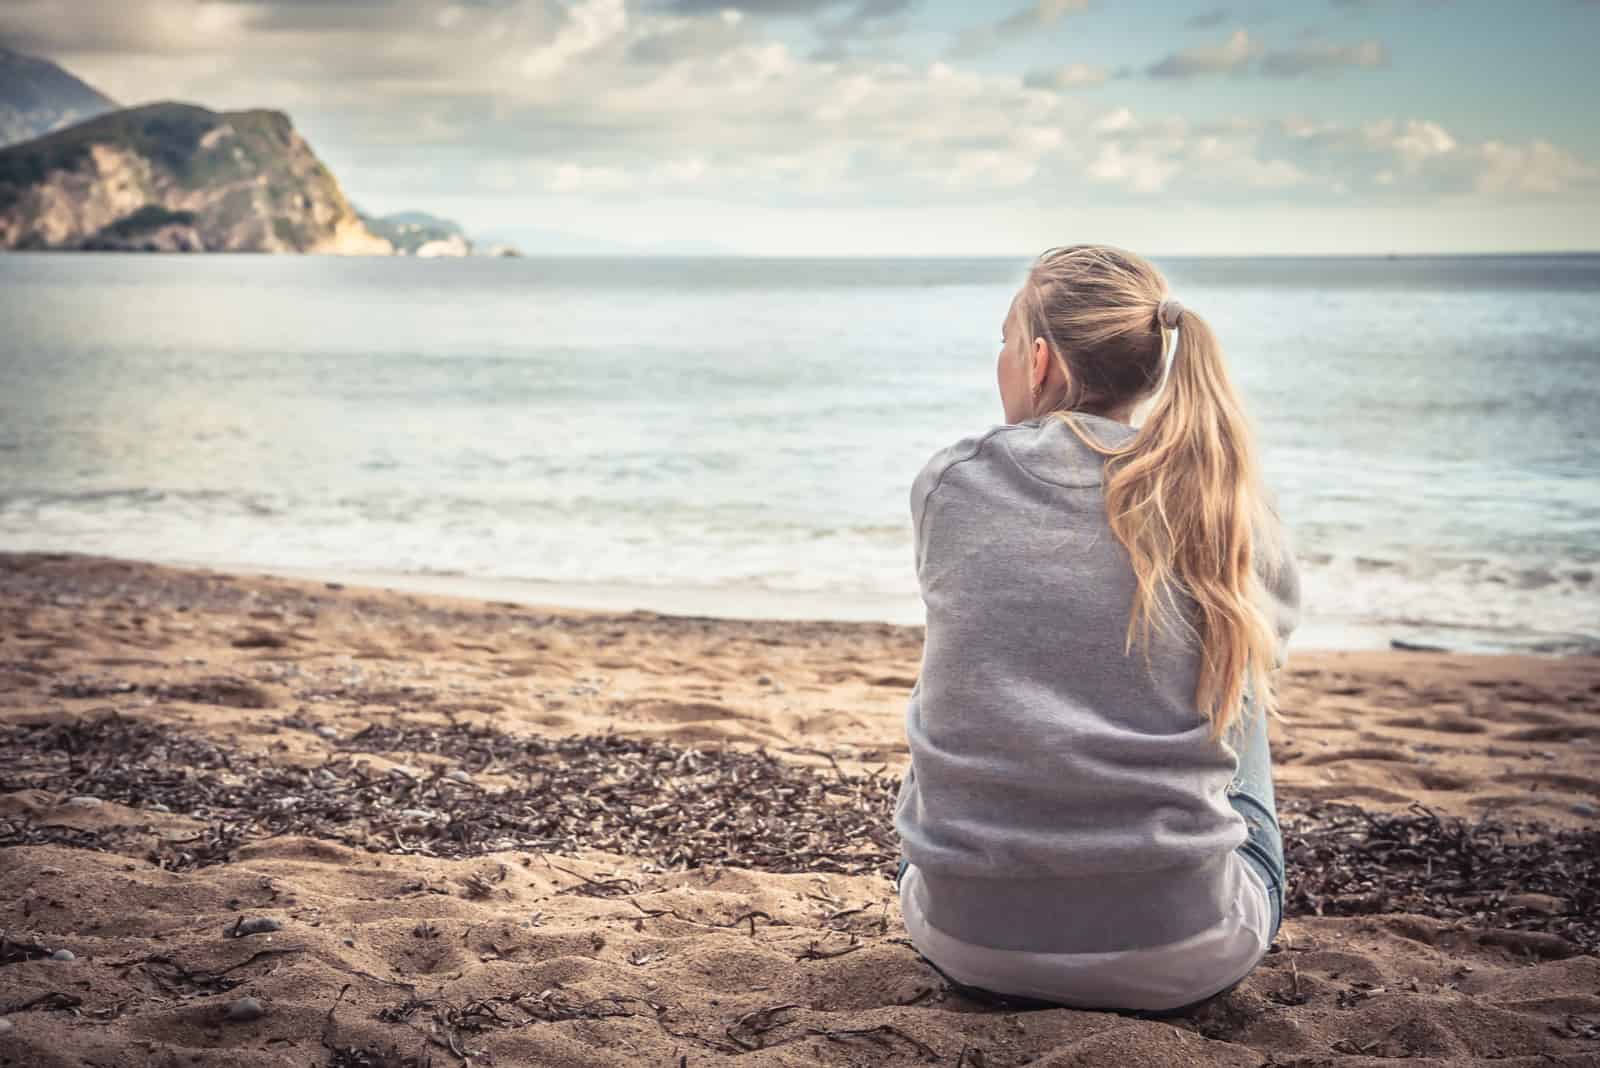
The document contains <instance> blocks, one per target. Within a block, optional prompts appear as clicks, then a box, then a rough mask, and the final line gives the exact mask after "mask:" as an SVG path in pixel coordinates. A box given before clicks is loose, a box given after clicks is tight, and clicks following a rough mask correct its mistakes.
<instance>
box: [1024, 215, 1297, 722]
mask: <svg viewBox="0 0 1600 1068" xmlns="http://www.w3.org/2000/svg"><path fill="white" fill-rule="evenodd" d="M1167 296H1168V290H1167V282H1166V279H1165V278H1163V277H1162V275H1161V272H1160V271H1158V270H1156V268H1155V267H1154V266H1152V265H1151V264H1150V263H1149V262H1147V261H1146V260H1144V259H1142V258H1141V257H1139V256H1136V255H1134V254H1133V253H1130V252H1124V251H1122V250H1120V249H1115V248H1107V247H1104V246H1097V245H1074V246H1070V247H1066V248H1056V249H1051V250H1050V251H1048V252H1046V253H1044V255H1042V256H1040V257H1039V259H1038V260H1037V261H1036V262H1035V263H1034V265H1033V268H1032V269H1031V270H1030V271H1029V273H1028V280H1027V282H1026V283H1025V284H1024V286H1023V288H1022V292H1021V293H1020V294H1019V295H1018V299H1017V302H1016V306H1015V311H1014V314H1015V315H1016V316H1017V319H1018V326H1019V327H1020V328H1021V329H1022V330H1023V331H1024V332H1023V334H1022V337H1023V340H1024V345H1025V347H1026V348H1030V349H1031V347H1032V343H1033V339H1034V338H1043V339H1044V340H1045V342H1046V344H1047V346H1048V347H1049V350H1050V352H1051V354H1052V356H1053V358H1054V360H1055V361H1056V363H1057V366H1058V367H1059V368H1060V370H1061V371H1062V373H1063V376H1064V377H1065V379H1066V382H1067V390H1066V393H1065V394H1064V396H1063V397H1062V398H1061V400H1060V402H1059V403H1058V404H1057V405H1056V406H1055V407H1054V410H1052V411H1051V412H1050V413H1049V415H1050V417H1053V418H1059V419H1062V420H1063V421H1065V422H1066V424H1067V425H1068V426H1069V427H1071V428H1072V430H1073V431H1074V432H1075V433H1076V434H1077V435H1078V436H1079V437H1080V438H1081V439H1082V440H1083V441H1084V443H1085V444H1086V445H1088V446H1089V447H1090V448H1092V449H1094V450H1095V451H1096V452H1098V453H1100V454H1101V455H1102V456H1104V457H1105V458H1106V461H1105V472H1106V480H1105V496H1106V510H1107V513H1108V515H1109V517H1110V521H1111V530H1112V532H1113V533H1114V534H1115V535H1116V537H1117V539H1118V540H1119V541H1120V542H1122V544H1123V546H1124V547H1126V549H1127V550H1128V556H1129V559H1130V561H1131V562H1132V564H1133V574H1134V578H1135V581H1136V586H1135V590H1134V597H1133V605H1132V607H1131V611H1130V613H1129V617H1128V632H1127V642H1126V646H1125V649H1126V651H1128V652H1130V653H1131V652H1132V650H1133V647H1134V643H1135V641H1136V640H1137V641H1139V642H1140V643H1141V644H1142V645H1143V646H1144V648H1145V650H1146V651H1147V652H1148V649H1149V640H1150V634H1151V629H1152V627H1153V626H1155V627H1163V628H1176V629H1178V630H1181V631H1187V632H1188V633H1189V634H1190V636H1191V637H1192V638H1193V639H1194V640H1196V641H1197V642H1198V644H1199V646H1200V650H1201V658H1200V676H1199V681H1198V683H1197V687H1196V692H1195V703H1196V706H1197V707H1198V709H1199V711H1200V713H1201V714H1202V715H1203V716H1205V717H1206V718H1208V719H1209V720H1210V721H1211V733H1212V736H1213V737H1221V735H1222V734H1223V732H1225V731H1226V730H1227V729H1228V728H1229V727H1231V726H1232V725H1233V724H1234V723H1235V722H1236V721H1237V720H1238V719H1239V716H1240V714H1241V705H1242V703H1243V700H1244V696H1245V694H1246V692H1247V689H1248V692H1250V693H1251V694H1252V695H1253V697H1254V701H1255V704H1256V706H1257V707H1258V708H1259V709H1261V710H1262V711H1263V712H1265V713H1267V714H1270V713H1272V712H1273V711H1275V709H1276V700H1275V697H1274V695H1273V690H1272V685H1271V682H1272V680H1271V672H1272V669H1273V668H1274V667H1275V666H1276V664H1275V660H1276V650H1277V635H1276V632H1275V629H1274V626H1273V623H1272V620H1271V618H1270V616H1269V615H1268V613H1267V611H1266V610H1265V609H1264V608H1263V605H1264V604H1265V603H1266V596H1265V588H1264V584H1263V581H1262V574H1261V572H1258V570H1257V569H1258V566H1261V567H1262V570H1263V571H1264V572H1265V573H1266V574H1267V575H1271V574H1272V573H1273V572H1274V571H1275V570H1276V568H1277V566H1278V564H1279V561H1278V559H1277V556H1276V552H1277V548H1276V546H1277V545H1279V544H1281V542H1280V540H1279V539H1277V538H1276V537H1274V536H1273V535H1274V534H1275V532H1276V529H1277V519H1276V516H1275V515H1274V514H1273V513H1272V510H1271V508H1270V507H1268V505H1267V502H1266V498H1265V493H1264V491H1263V489H1262V486H1261V480H1260V474H1259V472H1258V470H1257V467H1256V457H1255V447H1254V444H1253V441H1252V433H1251V429H1250V425H1249V423H1248V421H1247V420H1246V418H1245V414H1244V409H1243V407H1242V405H1241V404H1240V401H1239V397H1238V394H1237V393H1235V391H1234V388H1233V384H1232V382H1231V381H1230V380H1229V378H1228V371H1227V367H1226V365H1225V364H1224V362H1223V358H1222V350H1221V348H1220V347H1219V346H1218V344H1217V340H1216V337H1215V336H1214V335H1213V334H1212V332H1211V328H1210V327H1209V326H1208V325H1206V322H1205V320H1204V319H1202V318H1200V316H1198V315H1196V314H1195V313H1194V312H1192V311H1189V310H1187V309H1182V308H1181V307H1179V306H1176V305H1173V306H1170V309H1171V310H1170V311H1169V325H1173V326H1175V327H1176V329H1177V334H1178V338H1177V343H1176V345H1175V346H1174V348H1173V354H1172V360H1171V367H1170V369H1167V368H1166V367H1165V366H1164V364H1165V354H1166V350H1167V347H1168V338H1169V334H1168V331H1167V329H1166V327H1165V326H1164V325H1163V323H1162V322H1161V316H1160V313H1159V309H1160V307H1161V303H1162V301H1163V300H1164V299H1165V298H1166V297H1167ZM1174 313H1175V314H1174ZM1163 378H1165V379H1166V383H1165V387H1164V388H1163V386H1162V381H1163ZM1158 389H1159V393H1157V394H1156V400H1155V403H1154V406H1153V407H1152V408H1151V409H1150V412H1149V414H1148V416H1147V417H1146V419H1145V421H1144V424H1143V426H1141V427H1140V429H1139V431H1138V433H1137V434H1136V435H1135V436H1134V437H1133V438H1132V439H1130V440H1129V441H1128V442H1127V443H1126V444H1123V445H1120V446H1115V447H1112V446H1107V445H1105V444H1103V443H1101V442H1099V441H1097V440H1096V439H1095V438H1094V436H1093V434H1092V433H1090V432H1089V430H1088V428H1087V427H1085V426H1084V424H1083V422H1082V421H1081V420H1079V419H1077V418H1075V413H1078V412H1086V413H1092V414H1099V413H1102V412H1106V411H1112V410H1116V409H1118V408H1121V407H1125V406H1126V405H1128V404H1130V403H1133V402H1138V401H1142V400H1143V399H1145V398H1147V397H1149V396H1150V395H1151V394H1152V393H1156V391H1157V390H1158ZM1263 565H1264V566H1263ZM1183 595H1187V600H1188V601H1190V602H1192V604H1193V606H1194V607H1193V613H1194V614H1193V618H1192V620H1191V619H1190V618H1188V617H1187V612H1186V611H1185V608H1186V606H1185V604H1184V597H1183Z"/></svg>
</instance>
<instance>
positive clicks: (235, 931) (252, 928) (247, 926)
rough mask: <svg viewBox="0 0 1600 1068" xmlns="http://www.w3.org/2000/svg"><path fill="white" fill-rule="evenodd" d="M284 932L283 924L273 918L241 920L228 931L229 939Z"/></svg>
mask: <svg viewBox="0 0 1600 1068" xmlns="http://www.w3.org/2000/svg"><path fill="white" fill-rule="evenodd" d="M281 930H283V923H282V922H281V921H279V920H275V919H273V918H272V917H271V916H251V917H250V918H248V919H246V918H244V917H242V916H241V917H240V918H239V920H238V921H237V922H236V923H235V924H234V925H233V926H232V927H230V928H229V929H228V937H229V938H245V937H248V936H249V935H258V934H271V933H272V932H273V931H281Z"/></svg>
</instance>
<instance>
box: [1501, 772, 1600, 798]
mask: <svg viewBox="0 0 1600 1068" xmlns="http://www.w3.org/2000/svg"><path fill="white" fill-rule="evenodd" d="M1494 781H1495V782H1503V783H1510V784H1513V785H1525V786H1527V787H1528V788H1529V789H1530V790H1538V791H1540V792H1541V793H1542V792H1544V791H1545V790H1550V791H1553V792H1561V793H1569V794H1585V795H1587V796H1589V797H1600V779H1594V778H1586V777H1584V776H1582V775H1565V774H1562V773H1561V772H1558V771H1519V772H1513V773H1512V774H1510V775H1501V776H1499V777H1497V778H1496V779H1495V780H1494Z"/></svg>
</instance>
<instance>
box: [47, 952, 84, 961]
mask: <svg viewBox="0 0 1600 1068" xmlns="http://www.w3.org/2000/svg"><path fill="white" fill-rule="evenodd" d="M50 959H51V960H59V961H72V960H77V959H78V955H77V954H76V953H74V952H72V950H70V949H58V950H56V951H55V952H54V953H52V954H50Z"/></svg>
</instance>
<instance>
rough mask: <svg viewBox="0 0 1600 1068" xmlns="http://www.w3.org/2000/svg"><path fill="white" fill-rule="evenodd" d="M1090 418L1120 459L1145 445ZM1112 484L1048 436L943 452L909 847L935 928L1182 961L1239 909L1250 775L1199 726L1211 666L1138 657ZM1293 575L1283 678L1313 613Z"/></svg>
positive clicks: (1171, 655) (1066, 441)
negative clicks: (1189, 945) (1235, 782)
mask: <svg viewBox="0 0 1600 1068" xmlns="http://www.w3.org/2000/svg"><path fill="white" fill-rule="evenodd" d="M1079 418H1080V419H1081V421H1082V425H1083V426H1084V427H1085V428H1086V429H1087V430H1088V431H1089V432H1090V433H1092V434H1093V435H1094V436H1095V438H1096V439H1097V440H1099V441H1101V442H1103V443H1105V444H1108V445H1115V444H1120V443H1121V442H1123V441H1126V440H1127V439H1128V438H1130V437H1131V436H1132V435H1133V434H1134V433H1135V431H1134V430H1133V428H1131V427H1128V426H1126V425H1124V424H1122V423H1117V422H1114V421H1112V420H1109V419H1103V418H1100V417H1097V416H1087V415H1085V416H1080V417H1079ZM1102 464H1103V460H1102V458H1101V457H1100V456H1099V455H1097V454H1096V453H1095V452H1093V451H1092V450H1091V449H1089V448H1088V447H1087V446H1086V445H1084V444H1083V443H1082V442H1081V441H1080V440H1078V438H1077V436H1076V435H1075V434H1073V432H1072V430H1071V429H1070V428H1068V427H1067V426H1065V425H1063V424H1062V422H1061V421H1060V420H1059V419H1047V420H1043V421H1037V420H1036V421H1033V422H1029V423H1022V424H1018V425H1013V426H1001V427H996V428H994V429H992V430H990V431H988V432H987V433H985V434H982V435H980V436H978V437H974V438H968V439H966V440H964V441H961V442H958V443H957V444H955V445H953V446H951V447H949V448H947V449H944V450H942V451H940V452H939V453H937V454H935V455H934V457H933V459H931V460H930V461H929V462H928V464H927V466H925V467H924V468H923V469H922V471H921V473H920V474H918V476H917V478H916V481H915V482H914V483H913V485H912V490H911V512H912V518H913V521H914V524H915V529H916V565H917V576H918V579H919V580H920V583H921V587H922V597H923V601H924V602H925V604H926V607H927V637H926V644H925V646H924V649H923V657H922V670H921V673H920V675H919V677H918V679H917V684H916V686H915V687H914V688H913V689H912V692H911V700H910V703H909V705H908V707H907V709H906V738H907V741H908V743H909V745H910V750H911V766H910V768H909V770H908V771H907V772H906V777H905V781H904V783H903V785H902V787H901V791H900V797H899V801H898V803H897V805H896V809H895V827H896V829H897V830H898V831H899V833H900V836H901V838H902V840H903V846H904V851H905V855H906V857H907V859H908V860H910V862H911V863H912V864H914V865H915V866H916V867H917V868H918V869H919V872H920V874H921V877H922V882H923V886H924V888H925V891H926V910H927V917H926V918H927V921H928V923H930V924H931V925H932V926H934V927H935V928H938V929H939V930H940V931H943V932H944V933H945V934H948V935H951V936H952V937H955V938H959V939H961V940H963V941H965V942H969V943H972V944H974V945H979V946H987V947H990V948H994V949H1014V950H1032V951H1035V952H1049V953H1077V952H1083V953H1092V952H1109V951H1116V950H1125V949H1137V948H1144V947H1148V946H1157V945H1163V944H1166V943H1169V942H1173V941H1176V940H1178V939H1182V938H1187V937H1189V936H1190V935H1193V934H1195V933H1198V932H1199V931H1202V930H1204V929H1206V928H1209V927H1211V926H1212V925H1214V924H1215V923H1217V922H1219V921H1220V920H1221V919H1222V918H1223V915H1224V912H1225V910H1226V909H1227V907H1228V905H1229V903H1230V902H1231V901H1233V900H1235V896H1236V891H1237V890H1238V887H1237V886H1236V885H1235V882H1234V880H1236V879H1237V878H1240V877H1241V876H1240V872H1241V870H1242V869H1241V867H1240V866H1239V865H1236V864H1230V863H1228V854H1229V853H1230V852H1231V851H1232V850H1233V849H1234V848H1235V847H1236V846H1238V845H1239V844H1240V843H1241V842H1243V841H1244V839H1245V825H1244V821H1243V819H1242V818H1241V817H1240V816H1239V815H1238V814H1237V813H1236V812H1235V811H1234V810H1233V808H1232V807H1231V806H1230V805H1229V804H1228V802H1227V799H1226V797H1225V796H1224V791H1225V789H1226V787H1227V785H1228V783H1229V782H1230V781H1231V780H1232V778H1233V775H1234V773H1235V772H1236V770H1237V768H1238V761H1237V758H1236V756H1235V755H1234V754H1233V752H1232V751H1231V750H1230V749H1229V748H1228V747H1227V746H1226V745H1224V744H1222V743H1220V742H1214V741H1212V740H1211V739H1210V737H1209V735H1208V731H1209V724H1208V723H1207V721H1206V720H1205V719H1203V718H1202V717H1201V716H1200V714H1199V712H1198V711H1197V710H1196V707H1195V702H1194V693H1195V684H1196V681H1197V678H1198V673H1199V663H1200V658H1199V651H1198V649H1197V648H1195V647H1193V645H1192V644H1189V643H1186V642H1185V640H1184V639H1183V638H1181V637H1180V636H1177V635H1171V634H1162V633H1161V632H1160V631H1159V630H1156V631H1153V632H1152V640H1151V645H1150V649H1149V659H1148V662H1147V660H1146V658H1145V656H1144V655H1143V654H1142V653H1141V651H1140V648H1139V646H1138V645H1135V647H1134V651H1133V653H1132V654H1131V655H1129V654H1125V653H1124V651H1123V647H1124V641H1125V635H1126V633H1127V626H1128V613H1129V611H1130V608H1131V605H1132V599H1133V590H1134V579H1133V570H1132V567H1131V566H1130V564H1129V562H1128V555H1127V551H1126V550H1125V549H1124V548H1123V547H1122V545H1121V543H1120V542H1118V541H1117V539H1116V536H1115V535H1113V534H1112V532H1111V528H1110V525H1109V522H1108V520H1107V515H1106V506H1105V495H1104V494H1105V490H1104V486H1103V484H1102V477H1101V469H1102ZM1284 556H1285V557H1286V558H1287V559H1288V562H1286V563H1285V565H1284V566H1283V567H1282V568H1281V570H1280V571H1279V574H1278V576H1277V578H1276V580H1275V581H1274V582H1273V583H1272V593H1273V599H1274V602H1275V603H1274V605H1273V606H1272V607H1273V611H1274V612H1275V613H1276V619H1277V625H1278V632H1279V635H1280V659H1281V655H1282V644H1281V643H1282V642H1283V641H1286V640H1287V638H1288V635H1289V632H1290V630H1291V629H1292V628H1293V627H1294V624H1295V619H1296V615H1297V610H1298V601H1299V587H1298V579H1297V576H1296V573H1295V569H1294V565H1293V562H1292V557H1291V554H1289V553H1288V552H1285V553H1284Z"/></svg>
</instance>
